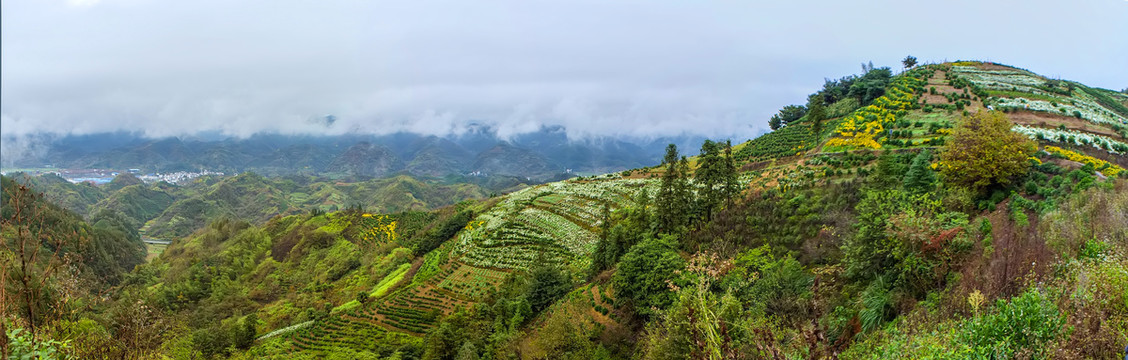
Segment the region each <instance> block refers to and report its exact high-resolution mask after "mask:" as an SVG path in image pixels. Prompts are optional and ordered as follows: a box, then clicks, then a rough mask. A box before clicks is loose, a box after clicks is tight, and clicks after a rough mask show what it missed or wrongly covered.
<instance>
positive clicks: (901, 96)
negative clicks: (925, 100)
mask: <svg viewBox="0 0 1128 360" xmlns="http://www.w3.org/2000/svg"><path fill="white" fill-rule="evenodd" d="M921 69H923V70H920V71H911V72H909V73H906V74H905V75H902V76H900V77H898V78H896V79H894V80H893V82H892V83H890V85H889V87H888V90H886V91H885V95H883V96H881V97H878V98H877V99H874V100H873V103H872V104H870V105H867V106H865V107H862V108H861V109H858V110H857V111H855V112H854V113H853V114H850V115H848V116H846V117H845V118H843V119H842V122H840V123H839V124H838V127H837V128H835V134H836V135H837V136H836V137H835V138H832V139H830V141H828V142H827V145H829V146H849V147H856V148H870V149H880V148H881V143H878V142H877V140H875V138H877V137H878V135H879V134H881V133H882V132H883V131H885V125H886V124H890V123H893V122H895V121H897V117H898V115H897V112H899V111H900V112H902V113H903V110H909V109H912V108H913V107H914V106H915V104H916V101H917V95H916V93H917V92H918V91H920V89H923V88H924V84H925V83H926V81H927V80H926V78H925V76H927V74H928V73H929V72H930V71H931V70H928V69H925V68H921Z"/></svg>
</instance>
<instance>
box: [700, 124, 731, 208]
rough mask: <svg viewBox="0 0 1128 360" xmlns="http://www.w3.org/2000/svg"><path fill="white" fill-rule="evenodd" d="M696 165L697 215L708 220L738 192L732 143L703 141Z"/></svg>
mask: <svg viewBox="0 0 1128 360" xmlns="http://www.w3.org/2000/svg"><path fill="white" fill-rule="evenodd" d="M698 164H699V167H698V169H697V172H696V174H695V175H694V180H695V181H696V183H697V185H698V186H699V189H698V194H699V196H698V201H697V205H698V213H699V214H701V216H702V220H708V219H709V218H711V217H712V216H713V211H714V210H716V208H717V207H719V206H720V205H721V204H722V203H724V202H725V201H728V200H729V199H731V198H732V197H733V196H735V195H736V194H737V193H739V191H740V190H739V188H738V185H737V180H736V164H735V162H734V161H733V159H732V143H731V142H726V143H724V144H722V143H719V142H713V141H711V140H705V143H704V144H702V145H701V156H700V157H699V161H698Z"/></svg>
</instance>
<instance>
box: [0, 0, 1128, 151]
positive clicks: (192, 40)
mask: <svg viewBox="0 0 1128 360" xmlns="http://www.w3.org/2000/svg"><path fill="white" fill-rule="evenodd" d="M2 11H3V15H2V19H0V20H2V22H0V26H2V31H0V35H2V54H0V56H2V74H0V82H2V84H0V94H2V95H0V96H2V98H0V121H2V124H0V125H2V128H0V131H2V132H3V133H4V134H5V135H6V136H8V137H11V136H17V135H23V134H30V133H37V132H52V133H94V132H103V131H116V130H131V131H140V132H143V133H144V134H147V135H150V136H164V135H183V134H191V133H195V132H199V131H220V132H223V133H226V134H228V135H235V136H246V135H250V134H253V133H255V132H260V131H273V132H281V133H303V132H322V133H345V132H354V131H359V132H373V133H386V132H391V131H399V130H409V131H416V132H424V133H433V134H447V133H451V132H457V131H459V129H460V128H462V125H464V124H466V123H470V122H479V123H487V124H492V125H494V126H495V127H496V128H498V129H499V132H500V133H501V134H502V135H506V134H512V133H519V132H523V131H529V130H535V129H537V128H538V127H539V126H541V125H564V126H566V127H567V128H568V130H569V132H570V134H573V135H585V134H601V135H638V136H655V135H670V134H679V133H693V134H700V135H706V136H715V137H731V138H733V139H734V140H742V139H746V138H748V137H751V136H754V135H755V134H758V133H760V132H762V131H763V130H764V129H765V128H766V127H767V119H768V117H770V116H771V114H772V113H774V112H775V111H776V110H777V109H779V108H780V107H782V106H783V105H787V104H790V103H801V102H802V101H804V99H805V96H806V94H809V93H811V92H813V91H815V90H817V89H818V88H819V87H820V86H821V85H822V82H823V78H826V77H831V78H837V77H840V76H844V75H848V74H854V73H858V72H859V71H860V66H859V64H860V63H861V62H865V61H871V60H872V61H873V62H874V64H876V65H879V66H892V67H894V68H898V67H899V66H900V64H899V61H900V59H901V58H903V57H904V56H905V55H908V54H912V55H915V56H916V57H918V58H920V59H921V61H922V62H938V61H944V60H956V59H980V60H990V61H996V62H1001V63H1007V64H1012V65H1016V66H1020V67H1023V68H1027V69H1030V70H1032V71H1034V72H1037V73H1040V74H1043V75H1047V76H1052V77H1060V78H1064V79H1069V80H1076V81H1080V82H1082V83H1085V84H1088V85H1092V86H1099V87H1105V88H1110V89H1117V90H1119V89H1123V88H1125V87H1128V1H1125V0H1075V1H1060V0H1050V1H1029V0H1027V1H994V2H991V1H939V2H938V1H929V2H917V1H904V0H899V1H857V2H855V1H840V0H829V1H804V0H795V1H774V2H766V1H654V0H646V1H607V0H579V1H577V0H567V1H536V0H520V1H483V0H475V1H465V0H450V1H426V0H414V1H402V2H397V3H390V2H386V1H361V0H349V1H337V0H318V1H309V0H301V1H290V0H252V1H231V0H222V1H213V0H191V1H154V0H69V1H67V0H4V1H3V2H2ZM327 114H333V115H335V116H336V117H337V119H338V120H337V122H336V123H335V124H333V125H332V126H326V125H325V124H324V123H323V122H321V123H319V122H317V121H312V120H313V119H318V118H323V117H324V116H325V115H327Z"/></svg>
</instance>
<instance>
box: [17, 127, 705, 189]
mask: <svg viewBox="0 0 1128 360" xmlns="http://www.w3.org/2000/svg"><path fill="white" fill-rule="evenodd" d="M5 140H6V141H12V140H11V139H5ZM702 140H704V138H702V137H699V136H677V137H665V138H656V139H621V138H616V139H612V138H592V139H583V140H576V139H569V138H568V136H567V134H566V132H565V129H564V128H561V127H545V128H542V129H541V130H539V131H536V132H532V133H527V134H522V135H517V136H514V137H512V138H508V139H505V138H501V137H499V136H497V133H496V131H494V130H492V129H490V128H489V127H485V126H474V127H472V128H471V129H470V130H468V131H466V132H464V133H462V134H459V135H450V136H444V137H439V136H434V135H422V134H413V133H395V134H388V135H355V134H354V135H338V136H310V135H277V134H259V135H254V136H251V137H248V138H242V139H240V138H226V139H222V138H217V137H215V136H206V135H201V136H192V137H168V138H160V139H150V138H145V137H142V136H140V135H136V134H130V133H105V134H94V135H80V136H67V137H63V138H58V139H55V140H53V141H51V143H50V144H49V145H47V146H42V145H41V146H40V147H41V148H44V149H46V151H42V152H40V153H39V154H37V155H35V156H28V157H24V158H20V159H10V158H9V159H5V165H6V166H15V167H43V166H44V165H51V166H54V167H58V168H72V169H74V168H101V169H140V170H141V171H142V172H145V173H150V172H172V171H197V170H203V169H206V170H212V171H223V172H229V173H231V172H256V173H259V174H262V175H267V176H278V175H296V174H300V175H320V176H326V177H329V178H338V179H366V178H380V177H387V176H392V175H395V174H411V175H415V176H427V177H442V176H446V175H451V174H468V173H473V172H478V173H482V174H488V175H506V176H519V177H528V178H530V179H533V180H537V179H549V178H553V177H556V176H558V175H559V174H561V173H565V172H568V170H571V171H572V172H573V173H581V174H582V173H607V172H613V171H620V170H624V169H631V168H638V167H645V166H651V165H654V164H657V163H658V162H659V161H660V158H661V156H662V154H663V152H664V149H665V147H666V145H667V144H670V143H674V144H677V145H678V146H679V148H682V149H683V153H695V152H696V151H695V150H696V147H697V145H698V144H701V142H702Z"/></svg>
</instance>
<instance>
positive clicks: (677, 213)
mask: <svg viewBox="0 0 1128 360" xmlns="http://www.w3.org/2000/svg"><path fill="white" fill-rule="evenodd" d="M664 164H665V165H666V173H665V174H663V175H662V186H661V188H659V190H658V197H657V198H656V199H655V201H654V203H655V206H657V207H658V210H657V215H658V233H665V234H672V233H674V232H676V231H678V229H680V228H683V227H685V226H686V225H688V223H689V212H690V207H691V203H692V199H691V198H690V196H691V192H690V189H689V181H688V179H686V173H688V172H689V161H688V160H686V159H685V157H682V158H681V160H680V161H679V160H678V147H677V146H676V145H674V144H670V145H669V146H667V147H666V157H665V160H664Z"/></svg>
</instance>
